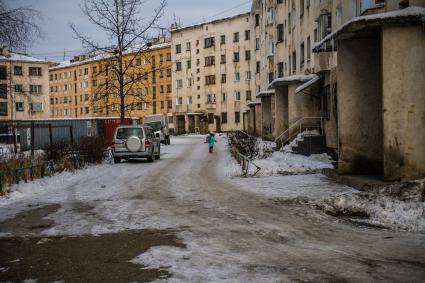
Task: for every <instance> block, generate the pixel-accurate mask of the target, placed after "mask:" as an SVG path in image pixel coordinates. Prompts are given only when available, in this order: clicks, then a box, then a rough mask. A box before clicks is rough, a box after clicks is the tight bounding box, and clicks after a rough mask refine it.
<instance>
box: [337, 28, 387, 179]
mask: <svg viewBox="0 0 425 283" xmlns="http://www.w3.org/2000/svg"><path fill="white" fill-rule="evenodd" d="M381 75H382V70H381V40H380V36H379V35H377V36H376V37H356V38H351V39H346V40H340V41H338V117H339V118H338V119H339V121H338V131H339V146H340V148H339V168H338V170H339V172H340V173H342V174H344V173H354V174H382V168H383V140H382V131H383V126H382V78H381Z"/></svg>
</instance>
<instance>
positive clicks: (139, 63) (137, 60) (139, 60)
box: [136, 58, 142, 66]
mask: <svg viewBox="0 0 425 283" xmlns="http://www.w3.org/2000/svg"><path fill="white" fill-rule="evenodd" d="M140 65H142V59H140V58H136V66H140Z"/></svg>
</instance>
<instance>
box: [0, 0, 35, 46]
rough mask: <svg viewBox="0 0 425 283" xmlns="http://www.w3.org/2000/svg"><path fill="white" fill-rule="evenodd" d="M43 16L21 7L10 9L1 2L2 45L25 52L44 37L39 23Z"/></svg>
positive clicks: (0, 30)
mask: <svg viewBox="0 0 425 283" xmlns="http://www.w3.org/2000/svg"><path fill="white" fill-rule="evenodd" d="M42 19H43V16H42V14H41V13H40V12H39V11H37V10H34V9H31V8H25V7H19V8H15V9H9V8H8V7H7V6H6V4H5V3H4V1H3V0H0V45H6V46H9V47H10V48H12V49H17V50H23V49H25V48H26V47H28V46H29V45H30V44H32V43H33V42H34V40H36V39H37V38H40V37H42V35H43V32H42V30H41V28H40V26H39V22H40V21H41V20H42Z"/></svg>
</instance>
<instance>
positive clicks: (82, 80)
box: [49, 42, 172, 118]
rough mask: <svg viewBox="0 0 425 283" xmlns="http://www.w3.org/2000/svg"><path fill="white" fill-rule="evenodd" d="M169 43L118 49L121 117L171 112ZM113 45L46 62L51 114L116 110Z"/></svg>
mask: <svg viewBox="0 0 425 283" xmlns="http://www.w3.org/2000/svg"><path fill="white" fill-rule="evenodd" d="M170 50H171V45H170V43H168V42H165V43H157V44H154V45H151V44H149V45H148V47H146V48H144V49H143V50H140V49H136V48H133V49H131V50H128V51H127V52H125V53H124V62H123V69H124V70H125V71H124V74H125V75H124V84H125V86H124V93H125V99H124V107H125V113H126V115H125V116H126V117H140V118H142V117H144V116H146V115H152V114H157V113H171V112H172V99H171V91H172V88H171V51H170ZM113 51H114V50H111V51H106V52H104V53H102V54H100V55H97V56H93V57H86V56H76V57H74V58H73V59H71V60H68V61H65V62H62V63H60V64H58V65H57V66H54V67H51V68H49V81H50V105H51V110H50V116H51V117H52V118H79V117H117V116H119V115H120V107H121V103H120V100H121V98H120V96H119V95H118V93H119V87H118V83H117V80H118V77H117V75H116V72H115V70H116V69H117V60H116V59H115V58H114V56H113Z"/></svg>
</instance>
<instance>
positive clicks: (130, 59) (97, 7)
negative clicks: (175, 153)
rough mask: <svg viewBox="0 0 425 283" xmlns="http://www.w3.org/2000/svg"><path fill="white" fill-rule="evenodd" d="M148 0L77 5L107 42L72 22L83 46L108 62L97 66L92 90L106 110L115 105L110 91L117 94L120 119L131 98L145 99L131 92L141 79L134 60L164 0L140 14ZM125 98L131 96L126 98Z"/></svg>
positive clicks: (143, 47)
mask: <svg viewBox="0 0 425 283" xmlns="http://www.w3.org/2000/svg"><path fill="white" fill-rule="evenodd" d="M146 2H147V1H142V0H84V3H83V4H82V5H81V6H80V8H81V11H82V12H83V14H84V15H85V16H87V17H88V19H89V20H90V22H91V23H92V24H94V25H96V26H97V27H98V28H100V30H102V31H103V32H105V33H106V35H107V36H108V38H109V45H108V46H105V45H104V44H101V43H98V42H96V41H94V40H93V39H92V38H90V37H89V36H87V35H84V34H83V33H81V32H80V31H79V30H78V29H77V27H76V26H75V25H73V24H71V25H70V26H71V29H72V30H73V31H74V34H75V36H76V38H78V39H79V40H80V41H81V42H82V44H83V46H84V48H86V49H87V51H88V52H89V53H91V54H96V56H97V57H101V61H107V64H105V65H103V66H99V70H98V73H97V74H98V76H99V77H100V78H101V80H100V83H98V81H96V82H94V83H95V84H98V85H97V88H98V90H99V91H98V93H96V94H94V97H93V101H94V103H97V102H103V105H104V106H105V107H106V113H108V111H109V110H108V109H109V107H110V106H113V105H115V103H116V102H115V101H114V100H111V101H109V97H110V95H111V94H113V95H114V94H116V95H117V96H118V98H119V108H120V109H119V111H120V118H121V120H124V119H125V116H126V112H127V111H130V110H131V108H132V107H133V106H134V103H133V101H134V100H139V101H140V103H141V102H147V100H146V99H145V98H144V97H143V96H141V95H139V94H135V93H134V88H133V86H134V85H135V84H137V83H140V82H141V80H140V70H139V71H137V70H136V68H135V65H139V64H136V61H138V60H140V57H141V56H144V54H145V53H146V52H144V51H146V50H147V49H148V47H149V46H148V45H149V42H150V38H151V36H152V35H151V31H152V30H153V29H155V28H156V25H157V23H158V21H159V19H160V18H161V16H162V15H163V12H164V9H165V6H166V0H161V1H159V4H158V6H157V8H156V9H154V11H153V14H152V15H151V16H150V17H149V18H143V17H141V16H140V12H141V8H142V6H144V4H145V3H146ZM128 98H130V99H131V98H133V101H130V102H129V99H128Z"/></svg>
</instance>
